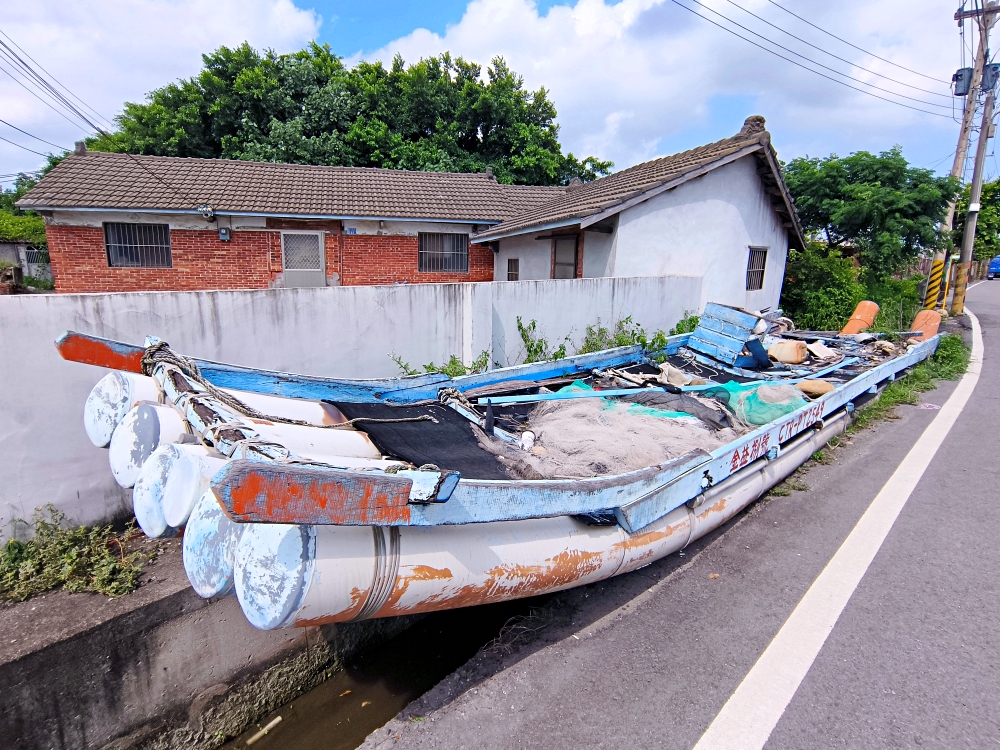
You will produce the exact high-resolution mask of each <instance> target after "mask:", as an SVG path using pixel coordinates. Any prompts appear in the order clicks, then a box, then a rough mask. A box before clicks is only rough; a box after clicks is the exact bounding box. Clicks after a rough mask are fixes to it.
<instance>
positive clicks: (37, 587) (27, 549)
mask: <svg viewBox="0 0 1000 750" xmlns="http://www.w3.org/2000/svg"><path fill="white" fill-rule="evenodd" d="M65 521H66V516H65V515H64V514H63V513H61V512H60V511H58V510H56V509H55V508H54V507H52V506H51V505H48V506H46V507H45V508H44V509H41V508H40V509H38V510H36V511H35V516H34V518H33V520H32V522H31V524H30V526H31V527H33V528H34V532H35V533H34V536H33V537H32V538H31V539H29V540H28V541H24V542H22V541H18V540H16V539H10V540H8V541H7V543H6V544H4V545H3V547H2V548H0V601H4V600H6V601H13V602H21V601H24V600H25V599H27V598H29V597H31V596H34V595H35V594H42V593H44V592H46V591H51V590H52V589H57V588H62V589H63V590H65V591H72V592H79V591H92V592H96V593H99V594H104V595H105V596H109V597H118V596H122V595H124V594H128V593H129V592H131V591H134V590H135V589H136V588H137V587H138V586H139V575H140V573H141V572H142V565H143V562H144V560H143V558H144V557H145V555H144V554H143V553H142V552H126V550H125V546H126V543H127V541H128V539H129V537H130V535H131V534H132V533H133V531H135V521H134V520H133V521H132V522H130V524H129V525H128V527H127V528H126V529H125V531H124V532H123V533H121V534H118V533H115V532H114V531H113V530H112V529H111V527H110V526H95V527H92V528H87V527H86V526H77V527H72V528H71V527H67V526H66V525H65ZM18 522H19V523H26V522H25V521H23V520H20V521H18Z"/></svg>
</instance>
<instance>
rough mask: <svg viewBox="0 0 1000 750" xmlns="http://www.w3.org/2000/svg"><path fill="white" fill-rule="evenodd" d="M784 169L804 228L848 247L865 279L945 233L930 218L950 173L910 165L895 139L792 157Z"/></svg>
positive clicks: (951, 187) (944, 198)
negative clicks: (885, 145)
mask: <svg viewBox="0 0 1000 750" xmlns="http://www.w3.org/2000/svg"><path fill="white" fill-rule="evenodd" d="M784 172H785V181H786V182H787V184H788V188H789V190H790V191H791V193H792V196H793V197H794V198H795V205H796V207H797V208H798V211H799V217H800V218H801V220H802V224H803V226H804V227H805V229H806V231H807V232H808V233H809V234H811V235H812V236H814V237H816V238H817V239H822V240H825V242H826V244H827V246H828V247H829V248H831V249H834V250H841V251H843V250H846V249H848V248H850V249H853V250H855V251H856V252H857V255H858V256H859V257H858V259H859V261H860V264H861V271H862V275H863V276H864V277H866V278H867V279H869V280H870V281H876V280H881V279H887V278H888V277H889V276H891V275H892V274H893V273H895V272H896V271H898V270H899V269H900V268H902V267H903V266H904V265H905V264H906V263H908V262H909V261H912V260H913V259H915V258H916V257H917V256H918V255H919V254H920V252H921V251H922V250H924V249H925V248H931V247H937V246H938V245H939V244H940V243H941V242H942V241H946V239H947V238H942V237H941V236H940V232H939V228H938V224H939V223H940V222H941V220H942V219H943V218H944V214H945V211H946V209H947V206H948V201H949V200H951V198H952V197H953V196H954V194H955V192H956V188H957V185H956V182H955V180H954V179H952V178H950V177H935V176H934V173H933V172H931V170H929V169H916V168H913V167H911V166H910V165H909V164H908V163H907V161H906V159H904V158H903V154H902V153H901V151H900V149H899V147H898V146H897V147H896V148H893V149H892V150H890V151H883V152H882V153H881V154H879V155H877V156H876V155H874V154H870V153H868V152H867V151H859V152H857V153H855V154H851V155H850V156H847V157H844V158H841V157H839V156H837V155H836V154H834V155H832V156H830V157H828V158H826V159H818V158H813V159H808V158H800V159H793V160H792V161H791V162H789V163H788V164H787V165H785V167H784Z"/></svg>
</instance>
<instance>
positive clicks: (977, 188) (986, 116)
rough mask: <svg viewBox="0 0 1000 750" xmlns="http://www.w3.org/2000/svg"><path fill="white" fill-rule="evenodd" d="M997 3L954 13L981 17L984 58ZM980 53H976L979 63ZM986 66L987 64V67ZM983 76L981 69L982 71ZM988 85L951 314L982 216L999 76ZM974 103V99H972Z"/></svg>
mask: <svg viewBox="0 0 1000 750" xmlns="http://www.w3.org/2000/svg"><path fill="white" fill-rule="evenodd" d="M997 11H998V7H997V3H995V2H992V3H989V4H988V5H987V6H986V7H984V8H983V10H981V11H960V12H958V13H956V14H955V16H956V18H957V19H959V20H962V19H964V18H967V17H970V16H972V17H978V18H979V28H980V43H979V48H980V51H984V53H983V59H984V60H985V58H986V56H987V55H989V33H990V28H991V27H992V26H993V24H994V23H995V21H996V16H997ZM978 59H979V55H978V54H977V62H978ZM984 67H985V66H984ZM980 75H981V76H982V69H981V72H980ZM989 78H990V81H989V86H988V87H986V102H985V104H984V105H983V119H982V123H981V125H980V128H979V143H978V144H977V146H976V164H975V166H974V167H973V170H972V187H971V188H970V190H969V210H968V212H967V213H966V217H965V233H964V235H963V236H962V254H961V255H960V256H959V261H958V267H957V272H956V274H955V294H954V297H953V298H952V303H951V314H952V315H961V314H962V313H963V312H965V290H966V288H967V287H968V285H969V266H970V264H971V263H972V252H973V247H974V244H975V240H976V223H977V221H978V219H979V199H980V197H981V195H982V190H983V170H984V165H985V162H986V147H987V145H988V143H989V140H990V130H991V129H992V127H993V100H994V93H993V90H994V87H995V85H996V76H990V77H989ZM981 84H982V78H980V87H979V88H980V89H982V88H983V87H982V85H981ZM975 94H976V90H972V91H970V92H969V96H970V97H972V98H973V99H974V98H975ZM973 103H974V102H973Z"/></svg>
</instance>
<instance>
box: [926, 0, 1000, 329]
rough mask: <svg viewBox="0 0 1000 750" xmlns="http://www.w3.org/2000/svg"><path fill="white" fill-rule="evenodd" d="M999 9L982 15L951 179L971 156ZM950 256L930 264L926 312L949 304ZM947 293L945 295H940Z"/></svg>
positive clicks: (947, 226) (943, 252)
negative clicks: (947, 276) (984, 67)
mask: <svg viewBox="0 0 1000 750" xmlns="http://www.w3.org/2000/svg"><path fill="white" fill-rule="evenodd" d="M998 10H1000V7H998V4H997V3H996V2H990V3H987V4H986V9H985V11H984V12H983V19H982V22H981V23H980V24H979V47H978V48H977V49H976V61H975V63H974V65H973V68H972V82H971V84H970V87H969V93H968V94H967V95H966V97H965V111H964V112H963V113H962V128H961V130H959V131H958V145H957V146H956V148H955V161H954V162H952V165H951V176H952V177H957V178H958V179H959V180H961V179H962V175H963V174H964V172H965V158H966V156H967V155H968V153H969V138H970V136H971V135H972V120H973V119H974V118H975V115H976V102H977V100H978V97H977V96H976V92H978V91H979V88H980V85H981V84H982V80H983V66H985V64H986V53H987V48H988V47H989V30H990V29H991V28H993V24H994V23H996V19H997V11H998ZM978 15H979V11H958V12H957V13H956V14H955V20H956V21H958V23H959V25H961V24H962V22H963V21H964V20H965V19H966V18H970V17H973V16H978ZM954 221H955V201H951V202H950V203H949V204H948V213H947V214H946V215H945V219H944V223H943V224H942V228H943V229H944V230H946V231H948V232H950V231H951V230H952V225H953V222H954ZM949 255H950V253H949V252H948V249H947V248H942V249H940V250H938V251H937V252H935V253H934V261H933V263H932V264H931V271H930V274H928V276H927V290H926V292H925V294H924V309H925V310H934V309H936V308H938V307H941V308H944V306H945V304H946V301H947V296H948V295H947V291H948V285H947V281H946V280H945V276H944V274H945V271H946V270H947V269H946V265H947V263H946V261H947V260H948V257H949ZM942 291H944V292H945V294H944V295H942V294H941V292H942Z"/></svg>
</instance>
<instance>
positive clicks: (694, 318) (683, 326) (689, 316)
mask: <svg viewBox="0 0 1000 750" xmlns="http://www.w3.org/2000/svg"><path fill="white" fill-rule="evenodd" d="M700 319H701V316H700V315H695V314H694V312H692V311H691V310H685V311H684V317H683V318H681V319H680V320H678V321H677V325H675V326H674V327H673V328H671V329H670V333H669V334H667V335H668V336H678V335H680V334H682V333H693V332H694V329H695V328H697V327H698V321H699V320H700Z"/></svg>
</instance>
